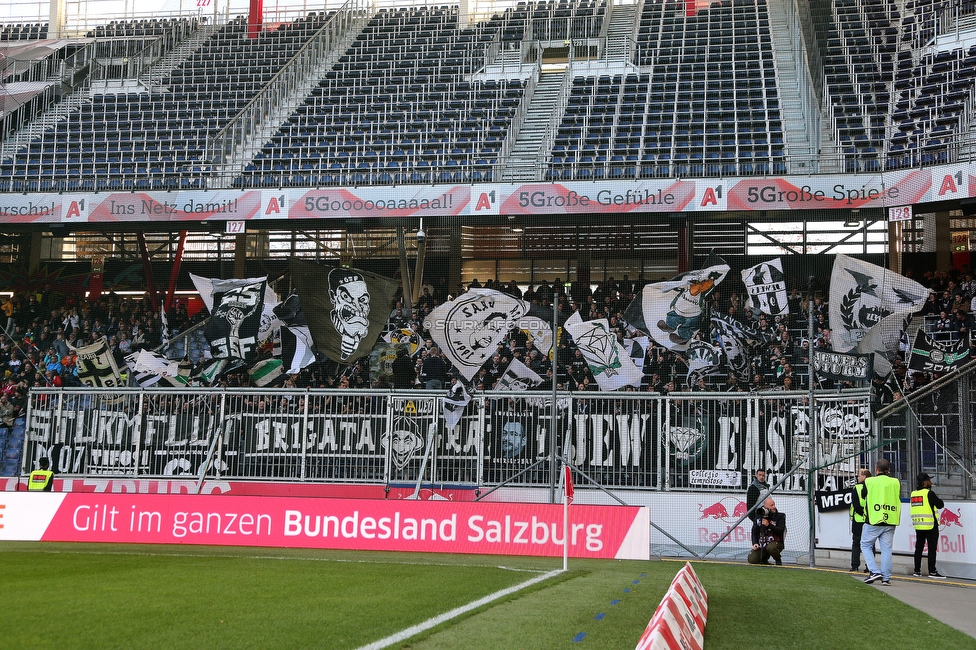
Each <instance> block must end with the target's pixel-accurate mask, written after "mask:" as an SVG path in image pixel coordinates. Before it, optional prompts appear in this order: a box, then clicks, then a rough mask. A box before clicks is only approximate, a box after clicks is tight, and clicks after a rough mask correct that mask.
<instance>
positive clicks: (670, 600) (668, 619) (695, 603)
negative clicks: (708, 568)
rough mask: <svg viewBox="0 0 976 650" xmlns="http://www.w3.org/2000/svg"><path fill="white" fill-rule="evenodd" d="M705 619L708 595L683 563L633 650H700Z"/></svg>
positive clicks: (688, 565)
mask: <svg viewBox="0 0 976 650" xmlns="http://www.w3.org/2000/svg"><path fill="white" fill-rule="evenodd" d="M707 619H708V595H707V594H706V593H705V588H704V587H703V586H702V584H701V580H699V579H698V574H696V573H695V570H694V569H693V568H692V566H691V564H689V563H687V562H686V563H685V565H684V566H683V567H681V570H680V571H678V574H677V575H676V576H675V577H674V580H672V581H671V586H670V587H669V588H668V591H667V593H665V594H664V598H662V599H661V604H660V605H658V607H657V610H656V611H655V612H654V616H652V617H651V621H650V623H648V624H647V627H646V628H645V629H644V634H643V635H641V638H640V641H638V642H637V648H636V650H663V649H664V648H667V649H669V650H701V649H702V648H703V647H704V645H705V622H706V620H707Z"/></svg>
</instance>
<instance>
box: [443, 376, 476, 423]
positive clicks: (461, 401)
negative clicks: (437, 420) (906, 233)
mask: <svg viewBox="0 0 976 650" xmlns="http://www.w3.org/2000/svg"><path fill="white" fill-rule="evenodd" d="M470 401H471V395H469V394H468V391H467V390H466V389H465V388H464V384H462V383H461V382H460V381H457V380H455V382H454V384H452V385H451V387H450V388H449V389H448V390H447V396H446V397H444V426H445V427H446V428H447V430H448V431H450V430H451V429H453V428H454V427H456V426H457V423H458V422H460V421H461V416H462V415H464V409H465V408H466V407H467V405H468V402H470Z"/></svg>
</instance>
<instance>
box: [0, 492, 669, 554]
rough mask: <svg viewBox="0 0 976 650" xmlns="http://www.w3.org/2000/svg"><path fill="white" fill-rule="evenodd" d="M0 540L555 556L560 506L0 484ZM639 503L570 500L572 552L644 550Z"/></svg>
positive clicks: (644, 512) (643, 512)
mask: <svg viewBox="0 0 976 650" xmlns="http://www.w3.org/2000/svg"><path fill="white" fill-rule="evenodd" d="M0 506H2V507H0V513H2V516H3V520H2V523H3V527H2V528H0V540H22V541H53V542H115V543H132V544H210V545H218V546H265V547H280V548H322V549H350V550H352V549H355V550H373V551H420V552H431V553H472V554H480V555H527V556H542V557H559V556H561V555H562V553H563V549H562V543H563V539H565V537H564V535H565V532H564V531H565V529H564V527H563V509H562V506H559V505H542V504H530V503H470V502H469V503H454V502H451V501H410V500H403V501H378V500H362V499H303V498H287V497H280V498H275V497H232V496H221V497H217V496H206V495H193V496H190V495H155V494H92V493H77V492H76V493H71V494H63V493H62V494H57V493H42V494H30V493H23V492H21V493H0ZM648 529H649V514H648V509H647V508H644V507H629V506H573V507H572V508H571V511H570V524H569V530H570V534H569V540H570V542H569V543H570V555H572V556H573V557H581V558H615V559H627V560H647V559H649V557H650V555H649V545H648Z"/></svg>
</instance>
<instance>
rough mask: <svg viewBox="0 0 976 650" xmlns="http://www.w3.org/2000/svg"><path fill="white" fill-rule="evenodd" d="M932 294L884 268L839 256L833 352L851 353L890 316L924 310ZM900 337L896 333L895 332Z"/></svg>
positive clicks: (833, 277) (833, 278) (833, 282)
mask: <svg viewBox="0 0 976 650" xmlns="http://www.w3.org/2000/svg"><path fill="white" fill-rule="evenodd" d="M928 295H929V291H928V289H926V288H925V287H923V286H922V285H920V284H919V283H918V282H915V281H914V280H911V279H909V278H906V277H905V276H903V275H899V274H898V273H895V272H894V271H889V270H888V269H885V268H883V267H880V266H877V265H875V264H870V263H868V262H863V261H861V260H858V259H855V258H853V257H848V256H847V255H838V256H837V257H836V259H835V260H834V269H833V271H832V272H831V274H830V328H831V339H832V342H833V347H834V350H836V351H837V352H849V351H851V350H853V349H854V348H855V347H857V344H858V342H859V341H861V340H862V339H863V338H864V337H865V336H867V333H868V331H869V330H870V329H871V328H872V327H874V326H876V325H878V324H880V323H881V321H882V320H883V319H884V318H885V317H887V316H892V315H895V314H902V313H906V312H913V311H916V310H918V309H920V308H921V307H922V305H923V304H924V303H925V299H926V298H927V297H928ZM895 334H896V336H897V332H896V333H895Z"/></svg>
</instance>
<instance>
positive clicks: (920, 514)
mask: <svg viewBox="0 0 976 650" xmlns="http://www.w3.org/2000/svg"><path fill="white" fill-rule="evenodd" d="M915 487H916V488H917V489H916V490H913V491H912V500H911V513H912V526H914V527H915V572H914V573H913V574H912V575H914V576H915V577H921V575H922V549H923V548H924V547H925V545H926V544H928V545H929V577H930V578H944V577H945V576H944V575H942V574H941V573H939V572H938V571H936V569H935V554H936V550H937V548H938V546H939V508H944V507H945V503H944V502H943V501H942V499H940V498H939V497H938V496H937V495H936V494H935V492H933V491H932V477H931V476H929V475H928V474H926V473H925V472H922V473H921V474H919V475H918V477H916V479H915Z"/></svg>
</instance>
